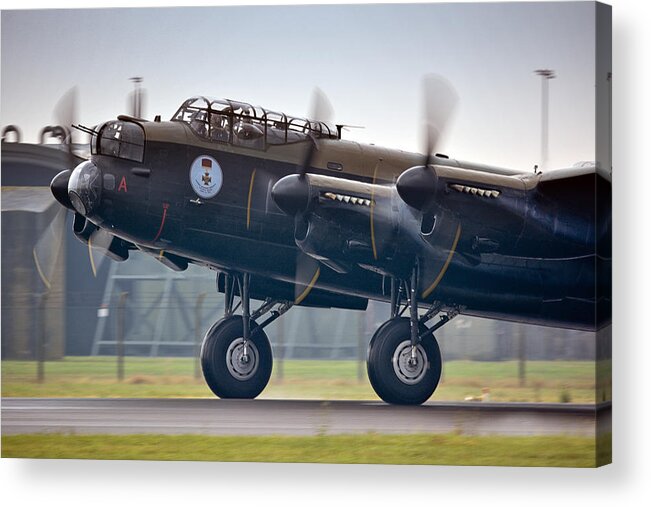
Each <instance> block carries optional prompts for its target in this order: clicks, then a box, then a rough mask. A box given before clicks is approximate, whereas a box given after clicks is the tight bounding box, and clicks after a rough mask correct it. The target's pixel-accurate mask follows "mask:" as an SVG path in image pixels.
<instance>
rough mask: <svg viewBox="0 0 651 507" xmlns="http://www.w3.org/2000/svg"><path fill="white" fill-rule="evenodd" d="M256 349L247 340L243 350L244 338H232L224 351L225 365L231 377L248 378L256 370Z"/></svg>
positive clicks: (242, 379)
mask: <svg viewBox="0 0 651 507" xmlns="http://www.w3.org/2000/svg"><path fill="white" fill-rule="evenodd" d="M258 363H259V362H258V349H257V348H256V346H255V345H254V344H253V342H251V341H250V340H249V342H248V343H247V344H246V354H245V350H244V338H238V339H236V340H233V341H232V342H231V344H230V345H229V347H228V350H227V351H226V367H227V368H228V371H229V373H230V374H231V375H232V376H233V378H235V379H237V380H241V381H244V380H248V379H250V378H251V377H252V376H253V375H255V372H256V371H257V370H258Z"/></svg>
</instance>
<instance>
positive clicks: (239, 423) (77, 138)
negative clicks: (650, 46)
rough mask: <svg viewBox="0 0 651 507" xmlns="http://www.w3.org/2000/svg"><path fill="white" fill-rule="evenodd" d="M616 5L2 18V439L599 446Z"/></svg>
mask: <svg viewBox="0 0 651 507" xmlns="http://www.w3.org/2000/svg"><path fill="white" fill-rule="evenodd" d="M610 23H611V21H610V7H609V6H606V5H604V4H598V3H590V2H567V3H490V4H472V3H463V4H461V3H459V4H455V3H450V4H419V5H327V6H313V5H312V6H265V7H260V6H243V7H209V8H152V9H141V10H131V9H97V10H83V9H73V10H48V11H46V10H33V11H4V12H3V13H2V128H3V145H2V151H3V156H2V299H3V306H2V380H3V393H2V395H3V401H2V438H3V446H2V455H3V457H30V458H87V459H147V460H211V461H264V462H279V461H280V462H326V463H384V464H395V463H401V464H439V465H444V464H445V465H504V466H558V467H595V466H599V465H603V464H606V463H609V462H610V455H611V451H610V449H611V444H610V442H611V404H610V403H611V382H610V378H611V377H610V371H611V360H610V358H611V338H610V323H611V310H610V308H611V211H610V210H611V205H610V202H611V197H610V196H611V183H610V181H611V162H610V160H611V153H610V151H611V150H610V127H611V106H610V103H611V102H610V96H611V95H610V93H611V42H610V41H611V29H610ZM432 27H435V29H433V28H432ZM79 41H87V42H88V43H85V44H80V43H79ZM61 55H66V56H65V59H62V56H61ZM359 127H362V128H359Z"/></svg>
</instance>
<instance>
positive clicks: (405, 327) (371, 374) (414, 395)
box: [366, 270, 458, 405]
mask: <svg viewBox="0 0 651 507" xmlns="http://www.w3.org/2000/svg"><path fill="white" fill-rule="evenodd" d="M417 287H418V280H417V274H416V270H414V274H413V275H412V277H411V281H410V282H409V283H408V282H407V281H405V282H404V283H402V284H399V282H398V281H397V280H396V279H392V280H391V319H389V320H388V321H386V322H385V323H384V324H382V325H381V326H380V327H379V328H378V330H377V331H376V332H375V334H374V335H373V338H371V342H370V344H369V347H368V358H367V362H366V367H367V371H368V378H369V380H370V382H371V385H372V386H373V389H374V390H375V392H376V393H377V395H378V396H379V397H380V398H382V399H383V400H384V401H386V402H387V403H393V404H397V405H420V404H421V403H423V402H425V401H427V399H429V397H430V396H432V394H433V393H434V391H435V390H436V387H437V386H438V383H439V380H440V378H441V366H442V363H441V351H440V350H439V345H438V343H437V341H436V338H435V337H434V334H433V333H434V331H436V330H437V329H440V328H441V327H442V326H443V325H444V324H446V323H447V322H449V321H450V320H451V319H453V318H454V317H455V316H456V315H458V311H457V310H456V309H455V310H451V311H448V312H447V314H445V315H442V316H441V317H440V319H439V322H437V323H436V324H435V325H434V326H432V327H431V328H428V327H426V325H425V324H426V323H427V322H429V321H430V320H431V319H432V318H433V317H434V316H435V315H437V314H438V313H440V312H441V309H442V305H441V304H440V303H438V302H436V303H434V304H433V305H432V306H431V307H430V308H429V309H428V311H427V312H426V313H425V314H424V315H423V316H422V317H419V315H418V302H417V295H416V288H417ZM403 288H404V292H405V293H406V294H407V296H408V298H407V304H406V305H405V307H404V308H403V309H402V311H400V302H401V295H402V292H403ZM407 309H409V317H402V314H403V313H404V312H405V311H406V310H407Z"/></svg>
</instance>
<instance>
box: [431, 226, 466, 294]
mask: <svg viewBox="0 0 651 507" xmlns="http://www.w3.org/2000/svg"><path fill="white" fill-rule="evenodd" d="M460 237H461V224H459V225H457V233H456V235H455V236H454V242H453V243H452V248H450V253H449V254H448V258H447V259H446V260H445V264H443V267H442V268H441V271H440V272H439V274H438V276H437V277H436V279H435V280H434V281H433V282H432V285H430V286H429V287H427V289H425V291H423V294H422V296H421V297H422V298H423V299H424V298H426V297H427V296H429V295H430V294H431V293H432V291H433V290H434V289H436V286H437V285H438V284H439V282H440V281H441V280H442V279H443V275H445V272H446V271H447V270H448V266H449V265H450V261H452V256H453V255H454V252H455V250H456V249H457V243H459V238H460Z"/></svg>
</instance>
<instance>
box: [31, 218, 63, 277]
mask: <svg viewBox="0 0 651 507" xmlns="http://www.w3.org/2000/svg"><path fill="white" fill-rule="evenodd" d="M66 211H67V210H66V208H60V209H59V210H58V211H57V212H56V214H55V215H54V217H53V218H52V220H51V221H50V223H49V224H48V226H47V227H46V228H45V230H44V231H43V233H42V234H41V236H40V238H39V240H38V241H37V242H36V245H35V246H34V248H33V250H32V256H33V258H34V264H35V265H36V271H37V272H38V275H39V277H40V278H41V281H42V282H43V285H45V287H46V288H47V289H48V290H49V289H50V288H51V286H52V277H53V275H54V270H55V269H56V265H57V260H58V258H59V254H60V252H61V246H62V244H63V238H64V236H65V224H66Z"/></svg>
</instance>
